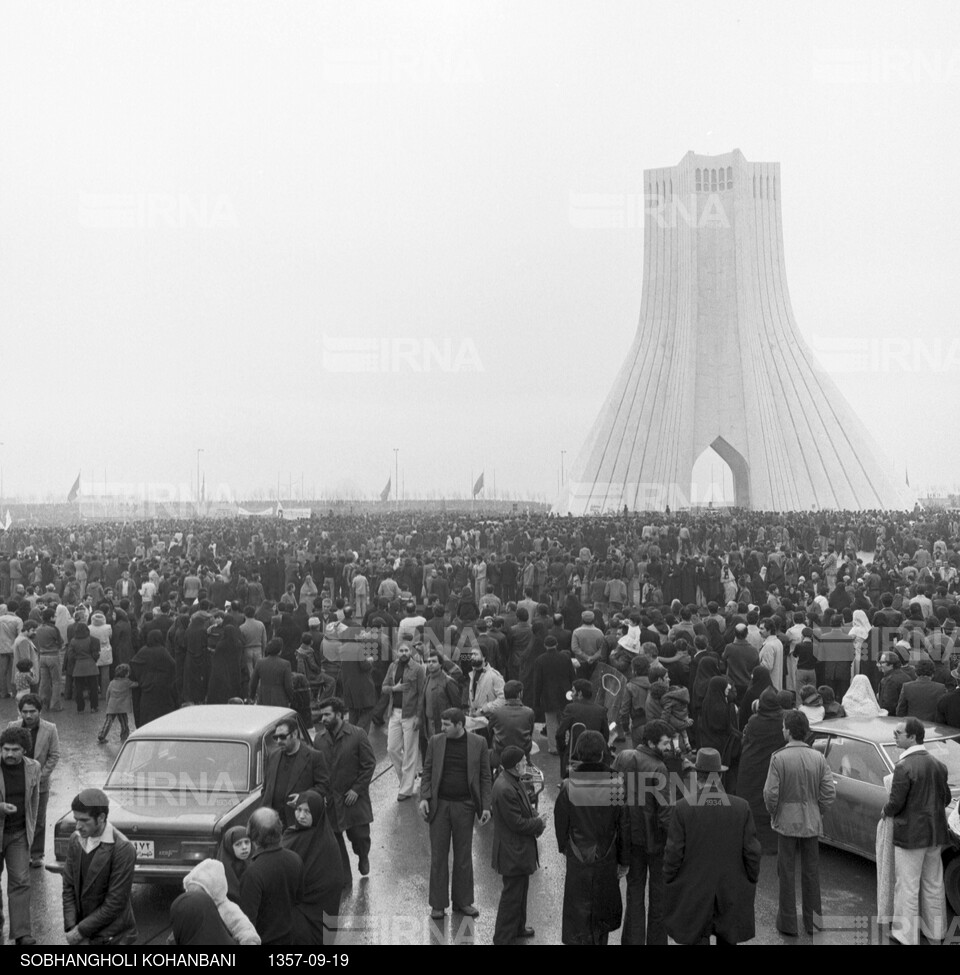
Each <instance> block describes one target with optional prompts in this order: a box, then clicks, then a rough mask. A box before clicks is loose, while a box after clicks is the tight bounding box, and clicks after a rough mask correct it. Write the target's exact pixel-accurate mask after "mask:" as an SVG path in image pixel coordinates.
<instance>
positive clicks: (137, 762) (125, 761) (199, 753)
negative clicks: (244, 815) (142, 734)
mask: <svg viewBox="0 0 960 975" xmlns="http://www.w3.org/2000/svg"><path fill="white" fill-rule="evenodd" d="M248 753H249V752H248V746H247V745H246V744H245V743H243V742H239V741H183V740H178V739H172V740H166V741H158V740H151V739H138V740H136V741H128V742H126V743H125V744H124V746H123V749H122V750H121V752H120V754H119V756H118V757H117V762H116V764H115V765H114V767H113V770H112V771H111V772H110V777H109V778H108V779H107V783H106V788H108V789H136V790H138V791H141V790H142V791H148V792H150V791H162V790H168V791H184V790H186V791H190V792H196V793H201V794H203V793H209V792H234V793H241V792H246V791H247V790H248V789H249V769H250V762H249V759H248Z"/></svg>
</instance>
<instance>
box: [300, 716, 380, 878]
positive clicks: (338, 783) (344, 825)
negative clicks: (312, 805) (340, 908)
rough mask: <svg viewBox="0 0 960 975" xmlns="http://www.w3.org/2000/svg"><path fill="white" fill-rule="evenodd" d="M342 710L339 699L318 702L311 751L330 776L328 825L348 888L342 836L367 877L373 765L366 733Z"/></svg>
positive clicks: (348, 872) (348, 876)
mask: <svg viewBox="0 0 960 975" xmlns="http://www.w3.org/2000/svg"><path fill="white" fill-rule="evenodd" d="M344 710H345V704H344V702H343V701H341V700H340V699H339V698H336V697H328V698H326V699H325V700H323V701H321V702H320V717H319V721H320V725H321V728H320V729H318V731H317V736H316V738H314V740H313V747H314V748H315V749H316V750H317V751H318V752H320V754H321V755H323V757H324V759H325V760H326V764H327V769H328V770H329V773H330V791H331V793H332V800H333V801H332V806H331V809H330V813H331V824H332V825H333V830H334V832H335V833H336V834H337V843H338V845H339V847H340V859H341V861H342V862H343V876H344V887H349V886H350V884H351V882H352V880H351V876H350V858H349V857H348V856H347V847H346V844H345V843H344V841H343V834H344V833H346V834H347V839H348V840H350V845H351V846H352V847H353V852H354V853H355V854H356V855H357V857H358V858H359V861H360V862H359V870H360V875H361V876H362V877H366V876H367V874H368V873H370V859H369V857H370V824H371V823H372V822H373V806H372V805H371V803H370V783H371V781H373V771H374V769H375V768H376V765H377V761H376V758H374V754H373V747H372V746H371V744H370V740H369V739H368V738H367V733H366V732H365V731H364V730H363V729H362V728H358V727H356V726H355V725H353V724H348V723H347V722H346V721H345V720H344V716H343V712H344Z"/></svg>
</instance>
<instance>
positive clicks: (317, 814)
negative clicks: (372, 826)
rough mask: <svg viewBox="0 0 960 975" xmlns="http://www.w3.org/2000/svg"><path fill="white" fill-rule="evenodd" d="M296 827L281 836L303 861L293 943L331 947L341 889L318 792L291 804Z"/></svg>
mask: <svg viewBox="0 0 960 975" xmlns="http://www.w3.org/2000/svg"><path fill="white" fill-rule="evenodd" d="M294 818H295V819H296V825H294V826H289V827H288V828H287V829H286V830H285V831H284V834H283V848H284V849H286V850H293V852H294V853H296V854H297V856H299V857H300V859H301V860H303V891H302V896H301V898H300V902H299V903H298V904H297V907H296V916H295V917H294V924H293V943H294V944H298V945H323V944H328V945H332V944H333V943H334V942H335V941H336V937H337V916H338V915H339V914H340V894H341V892H342V890H343V866H342V863H341V860H340V848H339V846H338V845H337V839H336V837H335V836H334V833H333V828H332V827H331V825H330V820H329V818H328V817H327V805H326V802H325V801H324V799H323V796H321V795H320V794H319V793H318V792H301V793H300V795H298V796H297V798H296V800H295V805H294Z"/></svg>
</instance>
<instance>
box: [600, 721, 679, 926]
mask: <svg viewBox="0 0 960 975" xmlns="http://www.w3.org/2000/svg"><path fill="white" fill-rule="evenodd" d="M640 737H641V744H640V747H639V748H637V749H636V750H634V749H629V748H628V749H626V750H624V751H622V752H620V754H619V755H617V757H616V759H615V761H614V765H613V767H614V769H615V770H616V771H618V772H622V773H623V774H624V775H625V776H628V777H629V776H632V777H634V779H635V782H634V783H632V784H634V785H635V786H636V794H637V796H638V802H637V803H636V804H634V805H631V807H630V811H629V812H630V856H629V860H628V865H629V867H630V871H629V873H628V874H627V909H626V914H625V916H624V920H623V935H622V937H621V940H620V943H621V944H624V945H642V944H648V945H665V944H666V943H667V931H666V928H664V926H663V850H664V846H665V845H666V841H667V830H668V829H669V827H670V818H671V815H672V813H673V802H672V799H673V798H674V797H673V796H672V794H671V791H670V789H669V773H668V771H667V766H666V765H665V764H664V761H663V757H664V755H672V754H673V729H672V728H671V727H670V725H668V724H667V723H666V721H648V722H647V723H646V724H645V725H644V726H643V729H642V731H641V732H640ZM628 791H629V786H628ZM648 875H649V878H650V903H649V905H645V904H644V895H645V892H646V888H647V877H648Z"/></svg>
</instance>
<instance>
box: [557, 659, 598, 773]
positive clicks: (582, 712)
mask: <svg viewBox="0 0 960 975" xmlns="http://www.w3.org/2000/svg"><path fill="white" fill-rule="evenodd" d="M572 693H573V697H572V698H571V700H570V703H569V704H568V705H567V706H566V707H565V708H564V709H563V714H561V715H560V725H559V727H558V728H557V737H556V745H557V751H558V752H560V778H566V775H567V763H568V762H569V760H570V758H571V757H573V758H576V757H577V752H576V747H577V738H578V737H579V736H580V734H582V732H583V731H599V732H600V733H601V734H602V735H603V736H604V739H606V736H607V711H606V708H602V707H600V705H599V704H594V703H593V684H591V683H590V681H588V680H585V679H584V678H582V677H581V678H578V679H577V680H575V681H574V682H573V691H572Z"/></svg>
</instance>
